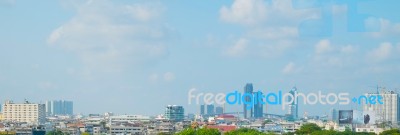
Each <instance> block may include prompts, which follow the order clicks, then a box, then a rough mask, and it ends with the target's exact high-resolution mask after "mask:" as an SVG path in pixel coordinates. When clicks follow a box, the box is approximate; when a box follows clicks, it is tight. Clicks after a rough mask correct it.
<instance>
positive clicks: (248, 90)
mask: <svg viewBox="0 0 400 135" xmlns="http://www.w3.org/2000/svg"><path fill="white" fill-rule="evenodd" d="M244 94H247V95H249V94H250V95H253V84H252V83H247V84H246V85H245V86H244V93H243V95H244ZM245 101H246V102H251V98H250V97H248V96H246V97H245ZM249 108H250V109H249ZM243 117H244V118H245V119H248V118H252V117H253V106H251V107H250V106H249V105H248V104H244V105H243Z"/></svg>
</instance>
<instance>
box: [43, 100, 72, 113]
mask: <svg viewBox="0 0 400 135" xmlns="http://www.w3.org/2000/svg"><path fill="white" fill-rule="evenodd" d="M46 114H47V115H48V116H52V115H73V114H74V105H73V102H72V101H65V100H52V101H46Z"/></svg>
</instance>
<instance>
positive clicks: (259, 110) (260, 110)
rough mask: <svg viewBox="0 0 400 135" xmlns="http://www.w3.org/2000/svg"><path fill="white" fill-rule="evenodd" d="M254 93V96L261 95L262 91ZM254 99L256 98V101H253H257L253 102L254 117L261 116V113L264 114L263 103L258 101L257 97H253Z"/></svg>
mask: <svg viewBox="0 0 400 135" xmlns="http://www.w3.org/2000/svg"><path fill="white" fill-rule="evenodd" d="M254 95H255V97H258V96H261V95H262V92H255V93H254ZM254 100H257V101H255V102H257V103H255V104H254V118H262V117H263V114H264V113H263V104H262V103H261V102H260V101H258V99H254Z"/></svg>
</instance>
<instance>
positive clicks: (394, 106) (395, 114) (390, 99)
mask: <svg viewBox="0 0 400 135" xmlns="http://www.w3.org/2000/svg"><path fill="white" fill-rule="evenodd" d="M378 95H379V96H382V98H383V99H382V101H383V104H379V103H376V104H374V105H372V104H364V105H363V109H364V111H374V112H375V117H376V120H377V122H378V123H382V122H385V123H389V124H392V125H395V126H397V125H398V122H399V120H400V112H399V111H400V110H399V109H400V108H399V105H400V100H399V94H398V93H396V92H394V91H385V90H384V89H382V90H381V91H380V92H377V93H367V94H366V96H367V97H369V96H378Z"/></svg>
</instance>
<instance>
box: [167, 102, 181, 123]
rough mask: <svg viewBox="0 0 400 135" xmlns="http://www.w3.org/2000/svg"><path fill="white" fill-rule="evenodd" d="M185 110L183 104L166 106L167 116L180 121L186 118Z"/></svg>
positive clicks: (169, 118) (171, 119)
mask: <svg viewBox="0 0 400 135" xmlns="http://www.w3.org/2000/svg"><path fill="white" fill-rule="evenodd" d="M184 114H185V111H184V109H183V107H182V106H177V105H168V106H167V107H166V108H165V118H167V119H168V120H170V121H174V122H179V121H183V120H184Z"/></svg>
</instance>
